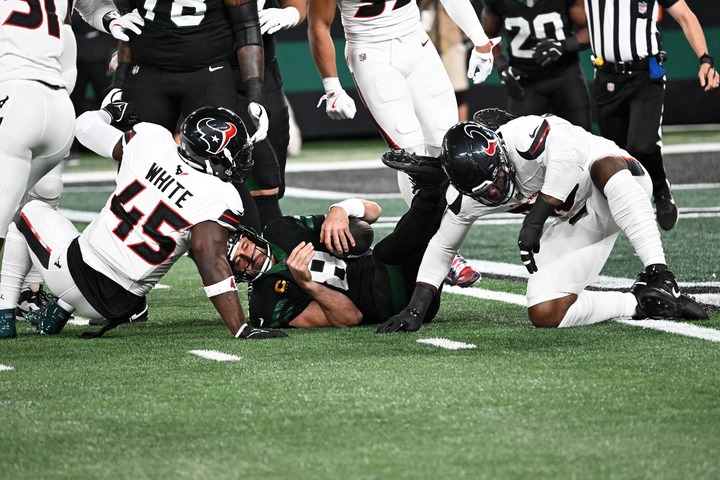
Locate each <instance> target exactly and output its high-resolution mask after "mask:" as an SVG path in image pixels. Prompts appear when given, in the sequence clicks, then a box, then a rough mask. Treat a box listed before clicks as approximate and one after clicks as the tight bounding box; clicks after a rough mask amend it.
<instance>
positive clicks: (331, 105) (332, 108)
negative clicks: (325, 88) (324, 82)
mask: <svg viewBox="0 0 720 480" xmlns="http://www.w3.org/2000/svg"><path fill="white" fill-rule="evenodd" d="M323 102H327V103H326V104H325V113H327V116H328V117H330V118H331V119H333V120H345V119H351V118H353V117H355V113H356V112H357V108H356V107H355V100H353V99H352V98H351V97H350V95H348V94H347V92H345V90H343V89H342V88H341V89H339V90H335V91H333V92H330V93H326V94H325V95H323V96H322V97H320V101H319V102H318V104H317V106H318V107H319V106H320V105H322V103H323Z"/></svg>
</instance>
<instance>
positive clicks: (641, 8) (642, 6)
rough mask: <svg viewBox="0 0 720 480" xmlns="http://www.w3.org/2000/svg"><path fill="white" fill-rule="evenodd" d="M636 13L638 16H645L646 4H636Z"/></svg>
mask: <svg viewBox="0 0 720 480" xmlns="http://www.w3.org/2000/svg"><path fill="white" fill-rule="evenodd" d="M638 13H639V14H640V15H645V14H646V13H647V2H640V3H638Z"/></svg>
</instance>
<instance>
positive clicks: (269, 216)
mask: <svg viewBox="0 0 720 480" xmlns="http://www.w3.org/2000/svg"><path fill="white" fill-rule="evenodd" d="M253 200H255V205H256V206H257V210H258V215H259V216H260V226H261V227H262V228H265V225H267V224H268V223H269V222H270V220H274V219H276V218H278V217H281V216H282V211H280V202H279V201H278V195H277V193H274V194H271V195H257V196H255V197H253Z"/></svg>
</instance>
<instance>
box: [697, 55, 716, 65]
mask: <svg viewBox="0 0 720 480" xmlns="http://www.w3.org/2000/svg"><path fill="white" fill-rule="evenodd" d="M699 60H700V65H702V64H703V63H707V64H708V65H710V66H711V67H714V66H715V60H714V59H713V57H712V56H711V55H710V54H707V53H703V54H702V55H700V58H699Z"/></svg>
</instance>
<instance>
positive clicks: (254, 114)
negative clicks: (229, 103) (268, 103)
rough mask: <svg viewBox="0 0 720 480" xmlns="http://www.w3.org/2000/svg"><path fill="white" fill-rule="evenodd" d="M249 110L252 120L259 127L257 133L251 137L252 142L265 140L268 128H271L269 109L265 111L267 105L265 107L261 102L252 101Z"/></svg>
mask: <svg viewBox="0 0 720 480" xmlns="http://www.w3.org/2000/svg"><path fill="white" fill-rule="evenodd" d="M247 110H248V114H249V115H250V118H252V121H253V123H254V124H255V127H256V128H257V130H256V131H255V135H253V136H252V137H250V142H251V143H257V142H261V141H263V140H265V137H267V133H268V128H270V119H269V118H268V114H267V111H265V107H263V106H262V105H260V104H259V103H255V102H250V105H248V109H247Z"/></svg>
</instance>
